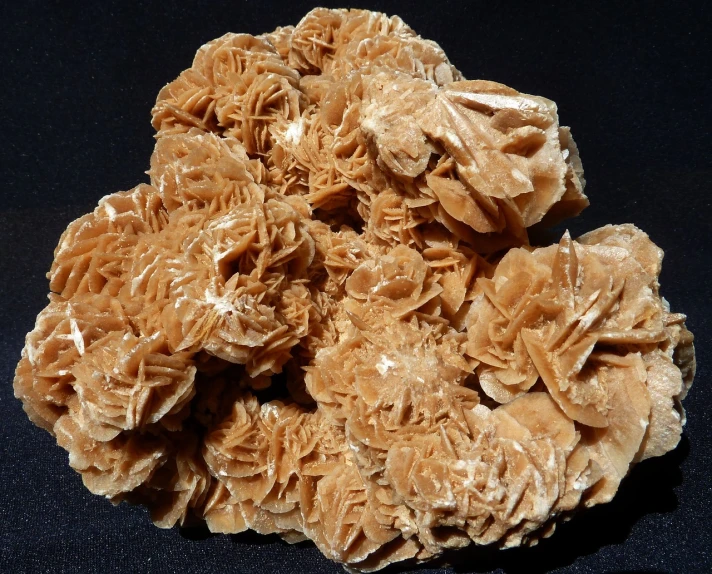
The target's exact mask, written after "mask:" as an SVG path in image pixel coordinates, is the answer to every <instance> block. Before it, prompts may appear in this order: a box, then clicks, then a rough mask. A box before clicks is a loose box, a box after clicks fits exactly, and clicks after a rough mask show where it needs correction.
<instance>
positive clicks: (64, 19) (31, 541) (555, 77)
mask: <svg viewBox="0 0 712 574" xmlns="http://www.w3.org/2000/svg"><path fill="white" fill-rule="evenodd" d="M132 4H133V3H129V2H119V1H114V2H96V3H86V4H85V5H81V4H80V3H78V2H77V3H71V2H61V3H60V2H34V1H24V2H15V3H12V5H5V6H4V7H3V8H2V11H1V13H2V16H0V54H1V55H2V62H3V65H2V79H3V81H2V88H3V91H2V103H3V106H2V108H3V109H2V116H1V117H2V124H3V126H2V128H3V129H2V130H0V138H2V145H0V162H1V168H2V170H1V172H0V173H1V175H2V179H1V180H0V181H1V184H0V185H1V187H0V190H1V191H0V233H2V239H1V240H0V262H1V263H2V275H1V276H0V290H1V293H0V317H1V318H2V322H1V323H0V325H1V326H2V337H1V338H0V380H1V381H2V384H1V385H0V445H1V448H2V455H1V456H0V485H2V488H0V521H1V523H2V528H1V529H0V571H3V572H106V573H110V572H139V571H150V572H289V573H296V572H339V571H341V568H340V566H338V565H335V564H332V563H330V562H329V561H327V560H326V559H325V558H323V557H322V556H321V554H320V553H319V552H318V551H317V550H316V549H315V548H314V547H313V546H312V545H310V544H308V543H304V544H300V545H297V546H289V545H287V544H285V543H283V542H281V541H279V540H278V539H277V538H275V537H261V536H257V535H252V534H244V535H237V536H232V537H230V536H208V535H207V534H206V533H204V532H202V531H183V532H181V531H179V530H178V529H173V530H159V529H157V528H155V527H154V526H153V525H152V524H151V523H150V521H149V519H148V516H147V513H146V512H145V511H144V510H143V509H141V508H136V507H129V506H127V505H121V506H119V507H113V506H112V505H111V504H110V503H109V502H107V501H106V500H103V499H101V498H99V497H95V496H93V495H91V494H90V493H89V492H88V491H87V490H85V489H84V487H83V486H82V483H81V480H80V478H79V476H78V475H77V474H76V473H75V472H74V471H72V470H71V469H70V467H69V465H68V462H67V455H66V453H65V452H64V451H63V450H61V449H60V448H59V447H57V446H56V445H55V443H54V440H53V439H52V438H51V437H50V436H49V435H48V434H47V433H46V432H44V431H42V430H40V429H38V428H35V427H34V426H33V425H32V424H31V423H30V422H29V420H28V419H27V417H26V416H25V414H24V412H23V411H22V408H21V405H20V403H19V401H17V400H16V399H15V398H14V397H13V393H12V378H13V371H14V368H15V364H16V362H17V360H18V359H19V356H20V350H21V348H22V345H23V338H24V335H25V333H26V332H27V331H28V330H30V329H31V328H32V326H33V324H34V320H35V316H36V314H37V313H38V312H39V311H40V310H41V309H42V307H43V306H44V305H45V304H46V294H47V289H48V287H47V281H46V279H45V277H44V273H45V272H46V271H47V269H48V268H49V265H50V263H51V261H52V250H53V249H54V246H55V245H56V242H57V240H58V238H59V235H60V234H61V232H62V231H63V230H64V228H65V227H66V225H67V224H68V223H69V222H70V221H71V220H73V219H74V218H76V217H79V216H80V215H82V214H84V213H85V212H87V211H90V210H91V209H93V207H94V206H95V204H96V202H97V201H98V199H99V198H100V197H101V196H103V195H106V194H108V193H112V192H114V191H118V190H123V189H128V188H130V187H133V186H134V185H136V184H137V183H139V182H142V181H147V177H146V176H145V175H144V173H143V172H144V171H145V170H146V169H147V168H148V160H149V156H150V153H151V150H152V146H153V140H152V129H151V126H150V123H149V120H150V117H149V111H150V109H151V106H152V103H153V101H154V99H155V96H156V94H157V93H158V90H159V89H160V88H161V87H162V86H163V85H164V84H165V83H167V82H169V81H171V80H172V79H173V78H174V77H175V76H177V75H178V74H179V73H180V72H181V71H182V70H183V69H185V68H187V67H188V66H189V65H190V62H191V60H192V57H193V55H194V53H195V51H196V50H197V49H198V47H199V46H200V45H201V44H203V43H204V42H207V41H209V40H211V39H213V38H215V37H218V36H220V35H222V34H223V33H225V32H227V31H232V32H250V33H255V34H257V33H261V32H265V31H269V30H272V29H273V28H275V27H276V26H277V25H286V24H292V23H296V22H297V21H298V20H299V19H300V18H301V16H303V15H304V14H305V13H306V12H307V11H308V10H309V9H310V8H311V7H312V6H311V5H308V4H306V3H304V2H297V1H294V2H289V3H288V4H285V5H282V4H279V5H277V4H272V3H268V2H257V1H252V2H244V1H241V0H232V1H231V2H223V1H221V0H216V1H213V2H205V3H202V4H201V3H198V2H188V1H186V2H173V1H168V0H165V1H163V2H150V3H141V6H133V5H132ZM704 6H705V4H704V3H702V2H699V3H697V5H693V3H692V2H687V3H682V2H681V3H672V2H671V3H664V2H645V3H642V2H641V3H632V2H611V3H600V2H591V3H588V4H586V5H585V6H583V5H581V4H580V3H575V2H566V3H560V4H558V3H556V4H552V3H550V2H531V3H530V4H529V5H519V4H516V3H495V2H486V3H485V2H464V1H463V2H451V1H447V0H438V1H435V2H427V3H426V2H417V3H416V2H405V1H403V2H362V3H361V4H360V7H366V8H372V9H374V8H375V9H381V10H383V11H386V12H388V13H391V14H393V13H397V14H399V15H401V16H402V17H403V19H404V20H405V21H406V22H407V23H409V24H410V25H411V26H412V27H413V28H414V29H415V30H416V31H418V32H419V33H420V34H422V35H423V36H424V37H426V38H431V39H433V40H435V41H437V42H439V43H440V44H441V46H442V47H443V48H444V49H445V51H446V52H447V53H448V55H449V56H450V58H451V60H452V61H453V63H454V64H455V65H456V66H457V67H458V68H459V69H460V70H462V72H463V73H464V74H465V76H466V77H468V78H486V79H491V80H496V81H500V82H503V83H506V84H509V85H511V86H512V87H514V88H517V89H519V90H521V91H523V92H528V93H532V94H537V95H543V96H546V97H548V98H550V99H553V100H555V101H556V102H557V103H558V106H559V113H560V118H561V122H562V124H564V125H569V126H571V128H572V132H573V135H574V137H575V139H576V141H577V143H578V145H579V148H580V151H581V156H582V159H583V163H584V168H585V171H586V179H587V181H588V185H587V188H586V192H587V194H588V196H589V197H590V199H591V202H592V205H591V207H589V208H588V209H587V210H586V211H585V212H584V213H583V214H582V215H581V216H580V217H579V218H577V219H576V220H573V221H570V222H567V223H566V224H565V225H560V226H558V227H557V228H556V229H554V230H552V232H551V236H550V239H551V240H556V239H558V237H559V236H560V235H561V232H562V231H563V229H565V228H566V227H568V228H569V229H571V231H572V234H574V235H578V234H580V233H583V232H585V231H588V230H590V229H594V228H596V227H598V226H600V225H604V224H606V223H624V222H632V223H635V224H636V225H638V226H639V227H641V228H642V229H644V230H645V231H647V232H648V233H649V234H650V236H651V238H652V239H653V240H654V241H655V242H656V243H657V244H658V245H660V246H661V247H662V248H663V249H664V250H665V253H666V256H665V262H664V264H663V273H662V276H661V280H660V281H661V284H662V293H663V295H664V296H665V297H666V298H667V299H668V300H669V301H670V303H671V306H672V308H673V310H675V311H678V312H683V313H686V314H687V315H688V317H689V319H688V326H689V328H690V329H691V330H692V331H693V332H694V333H695V335H696V348H697V357H698V372H697V377H696V380H695V384H694V386H693V388H692V391H691V393H690V395H689V396H688V398H687V400H686V402H685V407H686V409H687V413H688V424H687V427H686V429H685V433H684V437H683V439H682V441H681V443H680V446H679V447H678V449H677V450H675V451H674V452H672V453H669V454H668V455H666V456H665V457H662V458H660V459H654V460H650V461H646V462H644V463H642V464H640V465H639V466H637V467H636V468H635V469H634V470H633V472H632V473H631V475H630V476H629V477H628V478H627V479H626V480H625V481H624V483H623V485H622V487H621V489H620V492H619V494H618V495H617V497H616V499H615V500H614V502H612V503H611V504H608V505H605V506H602V507H598V508H595V509H593V510H591V511H588V512H585V513H583V514H581V515H579V516H577V517H576V518H575V519H574V520H573V521H572V522H570V523H568V524H565V525H563V526H560V527H559V529H558V530H557V532H556V533H555V534H554V536H553V538H551V539H549V540H546V541H544V542H542V543H541V544H540V545H539V546H538V547H536V548H533V549H517V550H510V551H493V550H490V549H470V550H466V551H464V552H461V553H458V554H453V555H452V556H449V557H448V558H449V559H450V561H451V563H452V564H453V566H452V568H453V569H454V570H455V571H457V572H507V573H512V574H516V573H519V572H545V571H553V572H562V573H563V572H566V573H589V572H709V571H712V528H711V527H710V524H711V523H712V482H711V481H710V478H709V475H710V472H711V471H712V431H711V428H712V417H711V416H710V412H711V411H712V390H711V389H710V385H709V383H708V379H709V373H710V370H709V362H710V350H709V349H710V308H711V304H710V298H711V295H712V287H710V285H712V273H710V262H711V258H710V251H711V250H712V243H711V242H712V234H711V233H710V231H711V226H710V217H712V209H711V207H710V203H711V202H712V199H711V197H712V191H711V190H710V179H711V176H712V165H711V162H710V149H711V148H712V146H711V145H710V144H711V143H712V142H710V136H709V132H710V123H709V119H710V112H709V107H710V106H709V95H708V92H709V89H710V87H712V86H710V62H711V61H712V57H711V55H710V49H709V45H708V42H707V39H706V37H705V36H706V34H707V32H706V30H707V29H708V27H709V25H710V23H712V11H711V10H710V9H709V8H706V7H704ZM706 92H707V93H706ZM433 566H437V564H435V565H427V566H426V567H424V568H423V569H421V571H423V572H425V571H428V570H427V569H428V568H431V567H433Z"/></svg>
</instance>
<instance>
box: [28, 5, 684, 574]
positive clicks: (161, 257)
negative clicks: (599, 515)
mask: <svg viewBox="0 0 712 574" xmlns="http://www.w3.org/2000/svg"><path fill="white" fill-rule="evenodd" d="M153 126H154V127H155V129H156V132H157V134H156V138H157V142H156V146H155V151H154V153H153V155H152V157H151V168H150V171H149V172H148V173H149V175H150V184H141V185H139V186H137V187H136V188H134V189H132V190H130V191H125V192H119V193H115V194H112V195H109V196H106V197H104V198H103V199H102V200H101V201H100V202H99V205H98V207H97V208H96V209H95V210H94V212H93V213H90V214H88V215H86V216H84V217H82V218H80V219H78V220H77V221H75V222H73V223H71V224H70V225H69V227H68V228H67V230H66V231H65V232H64V234H63V236H62V238H61V239H60V242H59V245H58V246H57V249H56V251H55V260H54V263H53V265H52V268H51V270H50V272H49V274H48V278H49V282H50V290H51V294H50V303H49V305H48V306H47V307H46V308H45V309H44V310H43V311H42V312H41V313H40V314H39V316H38V318H37V323H36V326H35V328H34V329H33V330H32V331H31V332H30V333H29V334H28V335H27V339H26V344H25V348H24V350H23V353H22V359H21V361H20V363H19V365H18V367H17V372H16V377H15V383H14V387H15V394H16V396H17V397H18V398H20V399H21V400H22V402H23V404H24V408H25V410H26V412H27V414H28V416H29V417H30V419H31V420H32V421H33V422H34V423H36V424H37V425H39V426H41V427H42V428H44V429H46V430H47V431H49V432H50V433H52V434H53V435H54V436H55V437H56V439H57V442H58V443H59V445H60V446H62V447H63V448H65V449H66V450H67V451H68V452H69V462H70V465H71V466H72V467H73V468H74V469H76V470H77V471H78V472H79V473H81V475H82V478H83V481H84V484H85V485H86V486H87V488H88V489H89V490H90V491H91V492H93V493H95V494H100V495H103V496H106V497H108V498H109V499H110V500H112V501H113V502H115V503H118V502H120V501H122V500H126V501H129V502H133V503H141V504H145V505H146V506H148V507H149V508H150V510H151V515H152V519H153V520H154V522H155V523H156V524H157V525H158V526H161V527H171V526H173V525H175V524H179V525H191V524H194V523H197V522H200V521H204V522H206V523H207V526H208V528H209V529H210V530H211V531H213V532H221V533H237V532H241V531H244V530H246V529H248V528H249V529H253V530H256V531H258V532H260V533H265V534H266V533H277V534H279V535H281V536H282V537H284V538H285V539H286V540H288V541H290V542H296V541H300V540H304V539H307V538H308V539H311V540H313V541H314V543H315V544H316V545H317V546H318V548H319V549H320V550H321V551H322V552H323V553H324V554H325V555H326V556H327V557H329V558H331V559H333V560H336V561H339V562H342V563H345V564H348V565H349V566H351V567H353V568H356V569H359V570H363V571H368V570H376V569H379V568H382V567H384V566H386V565H388V564H390V563H392V562H396V561H399V560H407V559H412V560H416V561H423V560H427V559H430V558H432V557H434V556H437V555H438V554H440V553H441V552H442V551H443V550H444V549H448V548H459V547H462V546H465V545H467V544H470V543H471V542H475V543H477V544H490V543H493V542H498V543H499V544H501V545H503V546H515V545H519V544H531V543H534V542H536V540H537V539H538V538H540V537H542V536H547V535H550V534H551V533H552V532H553V529H554V527H555V525H556V523H557V521H559V520H561V519H565V518H567V517H568V516H569V515H570V514H571V513H572V512H573V511H575V510H576V509H577V508H579V507H581V506H592V505H595V504H598V503H603V502H607V501H609V500H610V499H611V498H612V497H613V496H614V494H615V493H616V490H617V488H618V485H619V483H620V481H621V480H622V479H623V478H624V477H625V475H626V474H627V473H628V471H629V469H630V467H631V465H632V464H634V463H636V462H639V461H641V460H643V459H645V458H648V457H651V456H660V455H662V454H664V453H665V452H668V451H669V450H671V449H673V448H675V446H676V445H677V443H678V441H679V438H680V435H681V432H682V426H683V425H684V422H685V419H684V411H683V410H682V406H681V403H680V401H681V400H682V398H684V396H685V394H686V392H687V390H688V389H689V387H690V385H691V383H692V379H693V377H694V369H695V363H694V348H693V345H692V340H693V338H692V335H691V334H690V332H689V331H688V330H687V329H686V328H685V324H684V321H685V317H684V315H680V314H675V313H672V312H671V311H670V308H669V305H668V304H667V302H666V301H665V299H663V298H662V297H661V296H660V294H659V285H658V276H659V274H660V269H661V261H662V251H661V250H660V249H659V248H657V247H656V246H655V245H654V244H653V243H652V242H651V241H650V239H649V238H648V236H647V235H646V234H645V233H643V232H642V231H640V230H639V229H637V228H635V227H634V226H632V225H620V226H606V227H604V228H601V229H599V230H596V231H593V232H591V233H588V234H586V235H584V236H582V237H580V238H578V239H577V240H573V239H572V238H571V237H570V236H569V234H568V233H567V234H565V235H564V237H563V238H562V239H561V241H560V242H559V244H558V245H552V246H549V247H538V248H537V247H533V246H531V245H530V243H529V239H528V237H529V235H528V229H529V228H531V227H532V226H534V225H550V224H552V223H555V222H557V221H560V220H561V219H563V218H566V217H570V216H574V215H577V214H578V213H579V212H580V211H581V210H582V209H583V208H585V207H586V205H588V199H587V197H586V196H585V195H584V193H583V188H584V179H583V170H582V167H581V162H580V160H579V158H578V153H577V149H576V146H575V144H574V142H573V139H572V138H571V136H570V133H569V130H568V128H566V127H562V126H560V125H559V122H558V116H557V111H556V106H555V104H554V103H553V102H551V101H549V100H546V99H544V98H541V97H537V96H530V95H527V94H522V93H519V92H517V91H516V90H514V89H512V88H509V87H507V86H504V85H502V84H497V83H494V82H489V81H483V80H474V81H470V80H465V79H464V78H463V77H462V75H461V74H460V73H459V72H458V71H457V70H456V69H455V68H454V67H453V65H452V64H451V63H450V62H449V60H448V59H447V57H446V55H445V54H444V52H443V51H442V49H440V47H439V46H438V45H437V44H435V43H434V42H431V41H429V40H424V39H422V38H421V37H420V36H418V35H417V34H416V33H415V32H413V30H411V29H410V28H409V27H408V26H407V25H406V24H405V23H403V21H402V20H401V19H400V18H398V17H388V16H385V15H383V14H379V13H372V12H368V11H363V10H326V9H316V10H313V11H312V12H310V13H309V14H308V15H307V16H306V17H305V18H304V19H303V20H302V21H301V22H300V23H299V24H298V25H297V26H296V27H291V26H290V27H285V28H278V29H277V30H276V31H275V32H272V33H270V34H264V35H261V36H251V35H249V34H226V35H225V36H223V37H221V38H218V39H217V40H214V41H212V42H210V43H208V44H206V45H205V46H203V47H202V48H200V50H199V51H198V53H197V55H196V57H195V60H194V62H193V65H192V66H191V67H190V68H189V69H187V70H186V71H184V72H183V73H182V74H181V75H180V76H179V77H178V78H177V79H176V80H175V81H173V82H172V83H170V84H168V85H167V86H166V87H165V88H163V89H162V90H161V91H160V93H159V95H158V99H157V102H156V105H155V107H154V109H153Z"/></svg>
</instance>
